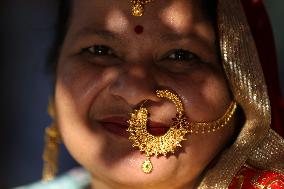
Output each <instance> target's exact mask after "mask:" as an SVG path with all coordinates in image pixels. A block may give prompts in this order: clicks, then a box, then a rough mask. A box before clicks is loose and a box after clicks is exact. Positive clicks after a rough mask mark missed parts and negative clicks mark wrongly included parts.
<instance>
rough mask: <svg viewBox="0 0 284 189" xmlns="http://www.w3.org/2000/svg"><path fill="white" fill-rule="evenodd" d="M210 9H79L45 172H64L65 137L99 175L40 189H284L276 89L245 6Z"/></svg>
mask: <svg viewBox="0 0 284 189" xmlns="http://www.w3.org/2000/svg"><path fill="white" fill-rule="evenodd" d="M209 2H210V5H209V4H208V3H209ZM211 3H213V4H214V3H215V2H214V1H208V2H207V1H193V0H175V1H159V0H154V1H151V0H150V1H144V0H141V1H140V0H137V1H134V0H133V1H126V0H125V1H112V0H107V1H106V0H98V1H92V0H89V1H79V0H74V1H73V2H72V6H71V7H72V8H71V9H70V10H71V11H70V14H69V17H68V20H67V21H68V22H67V23H68V24H67V28H66V33H65V34H64V41H63V43H62V46H61V49H60V53H59V56H58V61H57V64H56V85H55V94H54V110H53V111H54V112H53V117H54V121H55V124H54V125H53V126H52V127H51V129H49V130H48V132H47V134H49V137H48V138H47V139H48V145H47V149H49V150H51V151H49V152H48V150H47V151H46V154H45V161H46V163H47V165H46V167H45V172H44V175H45V176H46V178H47V179H49V178H50V176H52V173H53V172H54V171H55V170H56V166H55V165H54V163H55V160H54V159H53V158H54V154H53V153H54V152H56V144H57V142H58V137H59V133H60V137H61V139H62V141H63V143H64V144H65V145H66V147H67V149H68V150H69V152H70V153H71V155H72V156H73V157H74V158H75V159H76V160H77V161H78V162H79V163H80V164H81V165H82V166H83V167H84V168H85V169H86V170H87V171H88V172H89V173H90V177H89V178H85V176H84V174H83V176H82V175H81V176H82V177H81V178H83V179H82V180H80V181H76V179H77V177H76V176H75V178H73V177H72V176H71V177H70V175H68V176H67V177H63V178H61V180H60V178H59V180H56V179H55V181H51V182H50V183H44V184H40V185H34V186H31V187H35V188H37V187H43V188H44V187H53V186H54V184H55V185H57V187H61V188H62V186H59V184H60V182H62V184H66V183H68V182H73V184H74V185H73V187H74V186H75V185H77V186H76V187H77V188H84V187H89V188H99V189H103V188H116V189H120V188H124V189H127V188H137V189H143V188H155V189H159V188H163V189H166V188H187V189H190V188H218V189H220V188H257V187H259V188H265V187H266V188H268V187H270V188H281V187H283V185H284V182H283V180H284V179H283V172H284V150H283V149H284V141H283V139H282V138H281V137H280V136H279V135H277V134H276V133H275V132H274V131H272V130H271V129H270V128H269V126H270V122H271V118H270V103H269V99H268V94H267V89H266V84H265V80H264V76H263V74H262V70H261V66H260V61H259V58H258V56H257V50H256V48H255V44H254V42H253V37H252V35H251V33H250V30H249V27H248V23H247V21H246V18H245V15H244V12H243V8H242V5H241V2H240V1H239V0H232V1H227V0H219V1H218V2H216V4H217V9H216V7H214V6H213V5H212V4H211ZM211 9H213V11H212V10H211ZM216 10H217V15H216V16H214V15H215V12H216ZM215 17H217V22H215ZM218 40H219V41H220V44H218ZM219 52H220V56H219ZM173 103H174V105H175V106H174V105H173ZM236 104H237V106H238V107H237V108H236ZM143 108H144V109H143ZM236 109H237V110H236ZM143 111H144V112H143ZM146 111H148V113H149V114H147V113H145V112H146ZM176 111H177V115H176V117H175V114H176ZM140 113H141V114H140ZM143 113H145V114H143ZM143 116H144V117H143ZM141 117H142V118H141ZM140 118H141V119H140ZM172 118H174V119H173V120H174V121H172ZM144 126H146V127H147V130H146V129H145V128H144ZM200 128H201V129H200ZM171 129H172V130H171ZM57 130H59V133H57ZM169 131H171V132H169ZM172 133H175V134H172ZM170 134H172V135H170ZM166 136H170V137H169V138H167V137H166ZM176 136H178V137H176ZM52 137H53V138H52ZM156 139H157V140H158V141H159V142H153V141H154V140H156ZM173 139H174V140H173ZM172 141H174V142H172ZM150 143H151V145H149V144H150ZM149 146H150V147H149ZM153 146H154V147H153ZM179 146H180V147H179ZM178 147H179V148H178ZM139 150H140V151H139ZM51 152H53V153H51ZM170 152H171V153H170ZM155 155H157V156H155ZM162 155H165V156H162ZM143 162H144V163H143ZM141 166H142V169H141ZM80 173H81V172H80ZM66 178H67V180H68V179H69V181H65V179H66ZM65 186H66V185H65ZM54 187H55V186H54ZM71 187H72V186H70V185H68V187H67V188H71ZM76 187H74V188H76Z"/></svg>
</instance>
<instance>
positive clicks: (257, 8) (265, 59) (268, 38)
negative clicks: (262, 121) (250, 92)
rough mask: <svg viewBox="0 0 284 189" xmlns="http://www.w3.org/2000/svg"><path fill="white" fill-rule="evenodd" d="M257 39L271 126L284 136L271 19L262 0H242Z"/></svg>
mask: <svg viewBox="0 0 284 189" xmlns="http://www.w3.org/2000/svg"><path fill="white" fill-rule="evenodd" d="M242 4H243V7H244V10H245V13H246V16H247V19H248V23H249V25H250V28H251V32H252V35H253V37H254V40H255V44H256V47H257V51H258V54H259V58H260V61H261V65H262V69H263V72H264V76H265V80H266V84H267V89H268V94H269V99H270V103H271V113H272V121H271V128H272V129H274V130H275V131H276V132H277V133H278V134H280V135H281V136H284V127H283V123H284V101H283V99H282V95H281V88H280V82H279V77H278V67H277V58H276V49H275V44H274V38H273V32H272V29H271V25H270V21H269V18H268V15H267V12H266V10H265V7H264V4H263V1H262V0H242Z"/></svg>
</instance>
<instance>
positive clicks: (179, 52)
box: [166, 49, 199, 61]
mask: <svg viewBox="0 0 284 189" xmlns="http://www.w3.org/2000/svg"><path fill="white" fill-rule="evenodd" d="M166 58H167V59H171V60H174V61H190V60H193V59H199V58H198V56H196V55H195V54H194V53H192V52H190V51H187V50H183V49H175V50H172V51H171V52H170V53H169V54H168V56H167V57H166Z"/></svg>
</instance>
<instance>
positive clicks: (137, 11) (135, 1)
mask: <svg viewBox="0 0 284 189" xmlns="http://www.w3.org/2000/svg"><path fill="white" fill-rule="evenodd" d="M152 1H154V0H130V3H131V4H132V15H133V16H142V15H143V13H144V8H145V5H146V4H148V3H150V2H152Z"/></svg>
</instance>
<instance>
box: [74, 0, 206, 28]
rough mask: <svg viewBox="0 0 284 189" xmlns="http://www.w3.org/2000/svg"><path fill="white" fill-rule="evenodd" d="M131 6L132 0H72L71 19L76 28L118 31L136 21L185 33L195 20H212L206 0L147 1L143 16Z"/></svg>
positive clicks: (135, 23) (144, 24)
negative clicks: (135, 12)
mask: <svg viewBox="0 0 284 189" xmlns="http://www.w3.org/2000/svg"><path fill="white" fill-rule="evenodd" d="M131 8H132V3H131V2H130V0H73V6H72V11H71V15H72V16H71V21H70V22H71V25H75V28H74V29H79V28H82V27H84V26H93V27H96V28H100V29H106V30H110V31H115V32H117V33H120V32H121V33H123V32H125V30H127V28H128V27H129V26H131V27H133V26H135V25H137V24H139V25H143V26H145V27H148V28H151V29H154V30H155V31H157V32H160V31H159V30H163V31H166V30H173V31H176V32H178V33H182V32H188V30H190V28H192V27H191V26H192V25H193V24H197V23H199V22H210V19H209V18H208V15H207V13H206V10H205V9H204V6H203V0H154V1H152V2H150V3H147V4H146V5H145V12H144V15H143V16H141V17H135V16H132V14H131Z"/></svg>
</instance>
